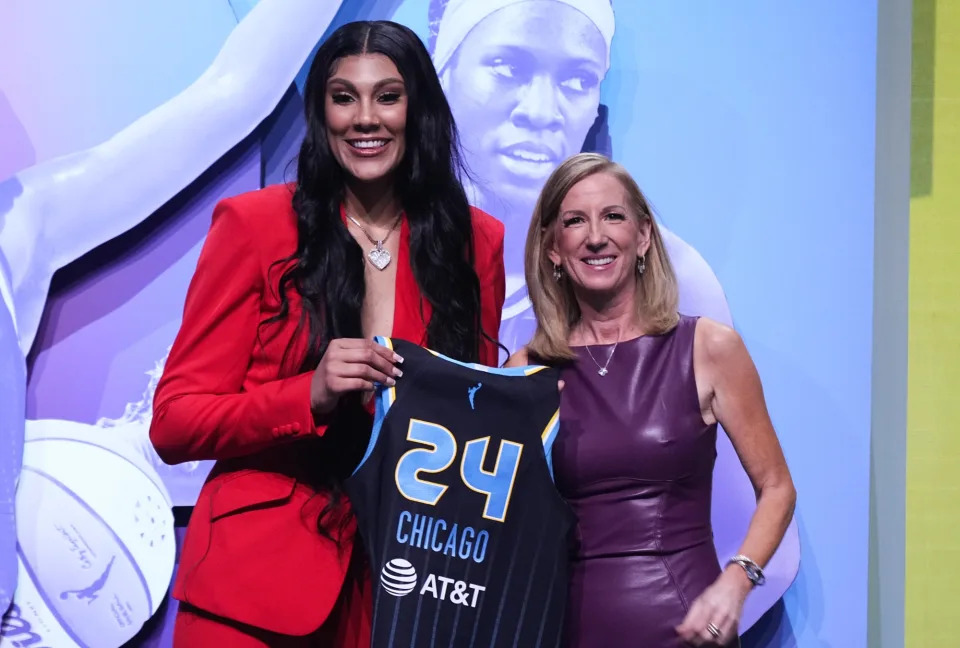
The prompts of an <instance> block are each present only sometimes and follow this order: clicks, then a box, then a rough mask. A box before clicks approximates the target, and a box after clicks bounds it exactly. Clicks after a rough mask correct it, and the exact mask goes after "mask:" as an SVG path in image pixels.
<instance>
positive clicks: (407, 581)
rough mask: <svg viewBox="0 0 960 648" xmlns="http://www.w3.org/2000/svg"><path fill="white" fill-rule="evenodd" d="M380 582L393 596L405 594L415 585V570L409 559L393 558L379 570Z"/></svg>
mask: <svg viewBox="0 0 960 648" xmlns="http://www.w3.org/2000/svg"><path fill="white" fill-rule="evenodd" d="M380 584H381V585H383V589H385V590H387V592H388V593H390V594H393V595H394V596H406V595H407V594H409V593H410V592H412V591H413V590H414V589H415V588H416V587H417V570H416V569H414V567H413V565H411V564H410V562H409V561H407V560H404V559H403V558H394V559H393V560H390V561H389V562H387V564H386V565H384V566H383V569H382V570H381V571H380Z"/></svg>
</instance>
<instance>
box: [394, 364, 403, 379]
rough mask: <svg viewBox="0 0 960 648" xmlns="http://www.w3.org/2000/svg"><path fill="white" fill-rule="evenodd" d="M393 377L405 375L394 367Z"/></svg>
mask: <svg viewBox="0 0 960 648" xmlns="http://www.w3.org/2000/svg"><path fill="white" fill-rule="evenodd" d="M393 375H394V376H396V377H397V378H399V377H400V376H402V375H403V372H402V371H400V370H399V369H397V368H396V367H394V368H393Z"/></svg>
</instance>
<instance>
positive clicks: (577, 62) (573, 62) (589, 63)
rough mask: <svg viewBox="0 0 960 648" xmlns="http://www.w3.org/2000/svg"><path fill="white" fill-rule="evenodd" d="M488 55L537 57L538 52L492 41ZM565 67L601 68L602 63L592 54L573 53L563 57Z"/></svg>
mask: <svg viewBox="0 0 960 648" xmlns="http://www.w3.org/2000/svg"><path fill="white" fill-rule="evenodd" d="M485 54H487V55H491V54H510V55H512V56H526V57H528V58H532V59H536V58H537V53H536V52H534V51H532V50H530V49H529V48H527V47H524V46H523V45H513V44H510V43H491V44H490V47H489V50H488V51H487V52H485ZM563 66H564V67H577V66H579V67H591V68H600V67H602V63H600V62H599V61H597V59H595V58H593V57H591V56H585V55H583V54H572V55H565V56H564V58H563Z"/></svg>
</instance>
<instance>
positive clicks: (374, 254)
mask: <svg viewBox="0 0 960 648" xmlns="http://www.w3.org/2000/svg"><path fill="white" fill-rule="evenodd" d="M347 218H349V219H350V220H351V221H352V222H353V224H354V225H356V226H357V227H359V228H360V231H361V232H363V235H364V236H366V237H367V240H368V241H370V242H371V243H373V245H374V248H373V249H372V250H370V251H369V252H367V258H368V259H370V263H372V264H373V267H374V268H376V269H377V270H383V269H384V268H386V267H387V266H388V265H390V261H391V260H392V259H393V257H391V256H390V252H389V251H387V249H386V248H384V247H383V245H384V243H386V242H387V240H388V239H389V238H390V235H391V234H393V232H394V230H396V229H397V225H399V224H400V215H399V214H397V220H395V221H394V223H393V227H391V228H390V230H389V231H388V232H387V235H386V236H384V237H383V239H380V240H377V239H375V238H373V237H372V236H370V232H368V231H367V228H366V227H364V226H363V225H362V224H361V223H360V221H358V220H357V219H356V218H354V217H353V216H351V215H350V214H347Z"/></svg>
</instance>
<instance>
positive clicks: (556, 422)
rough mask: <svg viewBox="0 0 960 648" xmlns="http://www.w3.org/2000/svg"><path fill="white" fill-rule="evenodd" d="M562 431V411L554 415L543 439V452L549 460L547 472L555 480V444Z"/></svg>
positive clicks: (542, 436) (545, 429) (544, 432)
mask: <svg viewBox="0 0 960 648" xmlns="http://www.w3.org/2000/svg"><path fill="white" fill-rule="evenodd" d="M559 431H560V410H557V411H556V412H554V413H553V416H552V417H550V422H549V423H547V427H545V428H544V429H543V434H542V435H541V437H540V438H541V439H543V452H544V454H545V455H546V459H547V470H549V471H550V479H553V452H552V450H553V442H554V441H555V440H556V438H557V432H559Z"/></svg>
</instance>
